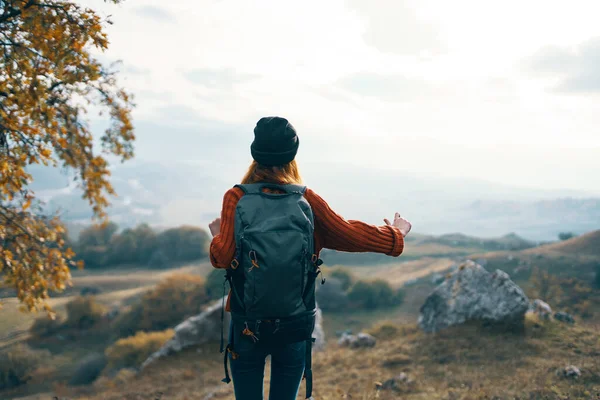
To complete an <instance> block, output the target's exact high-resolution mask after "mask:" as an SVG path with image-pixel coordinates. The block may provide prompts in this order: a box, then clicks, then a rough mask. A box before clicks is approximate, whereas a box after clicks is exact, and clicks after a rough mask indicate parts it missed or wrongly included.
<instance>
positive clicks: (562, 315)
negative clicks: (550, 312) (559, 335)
mask: <svg viewBox="0 0 600 400" xmlns="http://www.w3.org/2000/svg"><path fill="white" fill-rule="evenodd" d="M554 319H555V320H557V321H560V322H566V323H567V324H574V323H575V318H573V316H572V315H571V314H569V313H566V312H562V311H559V312H557V313H556V314H554Z"/></svg>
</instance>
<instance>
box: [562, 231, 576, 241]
mask: <svg viewBox="0 0 600 400" xmlns="http://www.w3.org/2000/svg"><path fill="white" fill-rule="evenodd" d="M575 236H576V235H575V234H574V233H573V232H560V233H559V234H558V238H559V239H560V240H569V239H572V238H574V237H575Z"/></svg>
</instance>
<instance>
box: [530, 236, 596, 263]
mask: <svg viewBox="0 0 600 400" xmlns="http://www.w3.org/2000/svg"><path fill="white" fill-rule="evenodd" d="M525 252H526V253H531V254H543V253H566V254H578V255H579V254H582V255H589V256H596V257H600V230H597V231H594V232H589V233H586V234H585V235H581V236H577V237H574V238H572V239H569V240H565V241H563V242H558V243H552V244H547V245H544V246H540V247H535V248H532V249H529V250H526V251H525Z"/></svg>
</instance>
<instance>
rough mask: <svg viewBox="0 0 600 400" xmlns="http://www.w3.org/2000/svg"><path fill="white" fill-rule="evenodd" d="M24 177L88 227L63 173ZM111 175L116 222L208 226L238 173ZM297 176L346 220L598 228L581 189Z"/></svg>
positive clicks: (322, 171)
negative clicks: (399, 217)
mask: <svg viewBox="0 0 600 400" xmlns="http://www.w3.org/2000/svg"><path fill="white" fill-rule="evenodd" d="M238 164H239V163H238ZM31 172H32V174H33V175H34V177H35V183H34V184H33V186H32V188H33V189H34V190H35V191H36V194H37V195H38V197H39V198H41V199H42V200H44V201H45V202H46V204H47V207H48V209H51V210H57V209H61V210H62V215H63V218H64V219H65V220H68V221H72V222H88V221H89V219H90V217H91V211H90V208H89V206H88V204H87V202H86V201H84V200H82V199H81V191H80V190H79V189H78V188H77V184H76V183H75V182H73V181H72V179H71V177H70V176H69V174H68V173H65V172H61V171H60V170H56V169H49V168H43V167H34V168H32V169H31ZM111 172H112V182H113V185H114V187H115V189H116V191H117V193H118V197H117V198H112V199H111V202H112V207H111V208H110V210H109V214H110V216H111V218H112V219H113V220H114V221H115V222H117V223H118V224H119V225H121V226H131V225H135V224H139V223H141V222H148V223H150V224H153V225H160V226H173V225H181V224H191V225H201V226H206V225H207V224H208V222H210V220H212V219H213V218H215V217H217V216H218V215H219V214H220V210H221V205H222V199H223V194H224V193H225V191H227V190H228V189H229V188H231V187H232V186H233V184H234V183H236V182H238V181H239V179H240V177H241V175H243V172H244V170H243V169H239V167H238V166H237V164H236V166H235V167H234V166H232V165H231V164H230V163H228V162H227V161H226V160H224V161H223V162H221V163H220V164H218V163H213V162H210V163H209V162H184V161H180V162H144V161H140V160H135V161H132V162H128V163H125V164H115V165H114V167H113V168H112V171H111ZM302 174H303V177H304V178H305V182H307V184H308V185H309V187H311V188H312V189H314V190H315V191H316V192H317V193H319V195H321V196H322V197H323V198H324V199H326V200H327V201H328V203H329V204H330V206H331V207H332V209H333V210H335V211H336V212H338V213H339V214H340V215H342V216H344V217H345V218H347V219H360V220H363V221H365V222H367V223H371V224H377V225H379V224H383V218H385V217H387V218H391V217H392V216H393V213H394V212H396V211H399V212H400V213H401V214H402V215H403V216H406V217H407V218H409V219H410V220H411V221H412V222H413V225H414V230H415V231H416V232H420V233H427V234H434V235H443V234H448V233H451V232H461V233H462V234H464V235H467V236H477V237H488V238H493V237H499V236H502V235H505V234H506V233H507V232H514V233H515V234H516V235H518V236H520V237H521V238H523V240H526V241H535V242H537V241H542V240H544V241H545V240H554V239H556V236H557V234H558V233H559V232H563V231H572V232H574V233H577V234H580V233H584V232H587V231H591V230H594V229H597V228H598V227H599V226H600V198H599V197H594V196H593V195H591V194H589V193H584V192H574V191H562V190H537V189H526V188H520V187H511V186H506V185H499V184H495V183H490V182H486V181H478V180H472V179H464V180H461V179H450V178H431V177H421V176H412V175H409V174H407V173H406V172H398V171H389V170H385V171H382V170H376V169H367V168H362V167H360V168H359V167H356V166H352V165H336V164H330V163H326V162H323V163H320V164H315V163H311V164H309V165H307V166H306V167H303V168H302ZM448 239H449V240H452V239H451V237H449V238H448ZM463 239H464V238H463ZM509 239H510V238H507V239H506V240H509ZM513 239H514V238H513ZM461 240H462V239H461ZM469 240H470V239H469ZM519 240H520V239H519Z"/></svg>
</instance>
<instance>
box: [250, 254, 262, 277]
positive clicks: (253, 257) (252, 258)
mask: <svg viewBox="0 0 600 400" xmlns="http://www.w3.org/2000/svg"><path fill="white" fill-rule="evenodd" d="M248 256H250V261H251V262H252V266H251V267H250V269H249V270H248V272H250V271H252V270H253V269H254V268H260V266H259V265H258V258H257V257H256V251H254V250H250V252H249V253H248Z"/></svg>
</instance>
